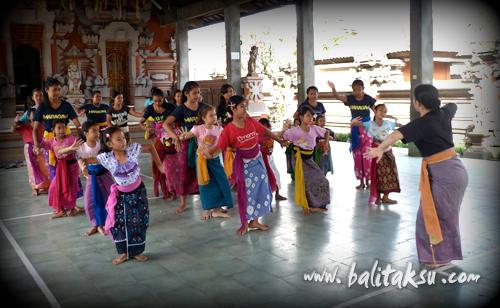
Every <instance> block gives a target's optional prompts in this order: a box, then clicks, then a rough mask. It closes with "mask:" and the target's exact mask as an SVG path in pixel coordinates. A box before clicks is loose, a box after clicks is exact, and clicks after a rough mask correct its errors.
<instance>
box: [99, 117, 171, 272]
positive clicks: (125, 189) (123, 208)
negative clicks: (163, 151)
mask: <svg viewBox="0 0 500 308" xmlns="http://www.w3.org/2000/svg"><path fill="white" fill-rule="evenodd" d="M101 147H102V148H103V150H104V152H103V153H101V154H99V155H97V160H98V161H99V163H101V165H102V166H103V167H104V168H106V169H108V170H109V172H110V173H111V175H112V176H113V178H114V180H115V182H116V184H113V185H112V186H111V191H110V194H109V197H108V200H107V202H106V211H107V214H108V216H107V217H106V223H105V225H104V232H105V234H108V235H109V234H111V235H112V237H113V241H114V243H115V246H116V251H117V252H118V257H117V258H115V259H114V260H113V262H112V263H113V264H115V265H117V264H121V263H123V262H125V261H127V260H128V259H130V258H134V259H135V260H137V261H140V262H144V261H146V260H147V259H148V258H147V257H146V256H145V255H143V252H144V249H145V248H146V230H147V228H148V225H149V207H148V198H147V193H146V187H145V186H144V183H142V180H141V177H140V168H139V155H140V153H141V150H144V151H150V152H151V156H152V159H153V161H154V162H155V163H156V166H157V167H159V168H158V169H159V170H161V172H163V168H162V164H161V161H160V159H159V157H158V153H157V152H156V150H155V148H154V146H151V145H142V146H141V145H140V144H138V143H132V144H130V145H127V141H126V137H125V134H124V133H123V132H122V131H121V130H120V128H119V127H116V126H112V127H109V128H107V129H106V130H105V131H104V132H103V134H102V137H101Z"/></svg>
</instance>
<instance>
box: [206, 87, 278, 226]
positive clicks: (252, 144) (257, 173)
mask: <svg viewBox="0 0 500 308" xmlns="http://www.w3.org/2000/svg"><path fill="white" fill-rule="evenodd" d="M228 106H229V107H230V112H231V114H232V117H233V121H231V123H229V124H228V125H226V127H224V129H223V130H222V133H221V135H220V137H219V141H218V142H217V147H213V148H211V149H210V150H208V151H205V152H206V153H205V154H206V156H207V157H215V156H216V155H217V154H219V153H220V152H221V151H222V150H224V149H226V148H227V147H228V146H231V147H234V148H235V149H236V156H235V159H234V168H233V170H234V175H235V177H236V182H237V187H238V207H239V212H240V221H241V227H240V228H239V229H238V234H239V235H243V234H245V233H246V232H248V230H249V228H256V229H259V230H267V229H268V228H269V226H267V225H265V224H262V223H260V222H259V220H258V219H259V217H263V216H265V215H266V214H268V213H270V212H271V211H272V208H271V202H272V197H273V194H272V191H271V187H270V185H269V180H268V175H267V170H266V166H265V164H264V161H263V159H262V154H261V152H260V147H259V135H264V134H265V135H267V136H269V137H271V138H273V139H274V140H276V141H278V142H280V143H282V144H285V142H284V141H283V140H282V139H279V137H278V136H276V135H275V134H274V133H272V132H271V131H270V130H269V129H267V128H265V127H264V126H263V125H262V124H260V123H259V122H258V121H257V120H255V119H253V118H251V117H250V116H249V115H248V113H247V109H246V108H247V100H246V99H245V98H244V97H243V96H240V95H235V96H232V97H231V98H230V99H229V104H228Z"/></svg>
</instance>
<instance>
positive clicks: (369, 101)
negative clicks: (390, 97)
mask: <svg viewBox="0 0 500 308" xmlns="http://www.w3.org/2000/svg"><path fill="white" fill-rule="evenodd" d="M376 101H377V100H376V99H374V98H373V97H371V96H370V95H368V94H365V96H364V97H363V99H362V100H360V101H358V100H357V99H355V98H354V95H352V94H350V95H347V103H344V105H346V106H348V107H349V109H351V116H352V117H353V118H356V117H362V118H363V117H366V116H368V117H369V116H370V109H371V107H372V106H373V105H375V102H376Z"/></svg>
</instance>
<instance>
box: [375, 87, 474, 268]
mask: <svg viewBox="0 0 500 308" xmlns="http://www.w3.org/2000/svg"><path fill="white" fill-rule="evenodd" d="M440 104H441V102H440V100H439V96H438V91H437V89H436V88H435V87H434V86H432V85H427V84H423V85H419V86H418V87H416V88H415V101H414V103H413V105H414V107H415V109H416V110H417V111H418V112H419V113H420V118H418V119H415V120H413V121H411V122H410V123H408V124H406V125H405V126H403V127H401V128H399V130H396V131H394V132H393V133H392V134H390V135H389V136H388V137H387V139H385V140H384V141H383V142H382V143H381V144H380V145H379V146H378V147H377V148H373V149H371V150H370V151H369V152H368V153H367V155H366V156H367V157H368V158H370V159H371V158H376V159H377V162H378V161H379V160H380V159H381V158H382V155H383V153H384V150H385V149H386V148H387V147H388V146H390V145H392V144H394V143H395V142H396V141H398V140H402V141H403V142H404V143H407V142H414V143H415V145H416V146H417V148H418V149H419V150H420V153H421V154H422V156H423V160H422V168H421V175H420V192H421V202H420V207H419V210H418V214H417V222H416V241H417V252H418V259H419V261H420V263H423V264H428V265H430V266H432V267H437V266H441V265H444V264H447V263H449V262H450V261H451V260H462V248H461V244H460V229H459V226H458V221H459V214H460V205H461V203H462V199H463V196H464V193H465V188H466V187H467V183H468V176H467V171H466V170H465V167H464V165H463V164H462V162H461V161H460V160H459V159H458V158H457V156H456V153H455V148H454V144H453V135H452V130H451V120H452V119H453V117H454V116H455V113H456V111H457V105H456V104H453V103H450V104H447V105H445V106H444V107H442V108H440Z"/></svg>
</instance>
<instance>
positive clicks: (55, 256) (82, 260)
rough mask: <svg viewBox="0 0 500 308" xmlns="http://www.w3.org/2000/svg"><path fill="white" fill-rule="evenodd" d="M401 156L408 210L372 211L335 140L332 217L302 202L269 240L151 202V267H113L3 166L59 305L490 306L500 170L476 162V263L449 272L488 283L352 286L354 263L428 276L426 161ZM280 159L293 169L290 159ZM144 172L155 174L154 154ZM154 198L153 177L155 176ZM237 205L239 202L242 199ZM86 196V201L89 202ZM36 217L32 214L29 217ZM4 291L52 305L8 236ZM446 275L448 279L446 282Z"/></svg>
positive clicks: (470, 255) (10, 202) (498, 252)
mask: <svg viewBox="0 0 500 308" xmlns="http://www.w3.org/2000/svg"><path fill="white" fill-rule="evenodd" d="M405 153H406V152H405V151H404V150H401V149H396V157H397V162H398V168H399V174H400V180H401V185H402V193H400V194H394V195H393V196H392V197H393V198H396V199H397V200H398V201H399V204H398V205H391V206H388V207H387V206H382V207H369V206H367V205H366V200H367V198H368V194H369V193H368V191H361V192H360V191H356V190H355V189H354V186H355V185H356V181H355V179H354V175H353V172H352V164H353V163H352V158H351V157H350V155H349V152H348V150H347V144H345V143H333V155H334V166H335V174H334V175H329V176H328V178H329V180H330V186H331V195H332V204H331V206H330V211H329V212H328V214H327V215H323V214H315V215H312V216H309V217H304V216H302V214H301V210H300V209H299V208H297V207H295V206H293V202H290V201H285V202H280V203H279V204H276V205H274V204H273V206H274V212H273V213H272V214H271V215H269V216H268V217H266V218H265V223H268V224H269V225H270V226H271V229H270V230H269V231H267V232H257V231H255V232H251V233H250V234H248V235H246V236H243V237H238V236H236V235H235V230H236V229H237V227H238V223H239V219H238V213H237V211H236V210H232V218H231V219H229V220H225V221H224V220H211V221H207V222H203V221H201V220H200V219H199V216H200V213H201V211H200V204H199V198H198V197H197V196H194V197H190V198H189V210H188V211H187V212H186V213H184V214H183V215H181V216H179V215H176V214H175V206H176V203H175V202H165V201H163V200H161V199H155V198H152V199H150V213H151V224H150V228H149V229H148V235H147V236H148V238H147V247H146V253H147V254H148V255H149V257H150V258H151V260H150V261H148V262H146V263H137V262H134V261H130V262H126V263H124V264H123V265H120V266H113V265H112V264H111V262H110V261H111V260H112V258H113V257H114V256H115V253H116V252H115V249H114V246H113V244H112V242H111V240H110V239H109V238H104V237H101V236H92V237H85V236H83V232H84V231H85V229H86V228H87V227H88V226H87V222H86V219H85V217H84V216H78V217H74V218H64V219H59V220H50V219H49V216H48V215H47V213H49V212H50V210H49V208H48V206H47V200H46V196H41V197H37V198H33V197H31V194H30V191H29V187H28V185H27V183H26V169H25V168H20V169H9V170H0V178H1V182H2V185H1V195H0V218H1V219H2V221H3V224H4V225H5V227H6V228H7V230H8V232H10V234H11V235H12V236H13V238H14V239H15V241H16V242H17V243H18V244H19V246H20V248H21V249H22V251H23V252H24V253H25V254H26V256H27V258H28V259H29V261H30V262H31V263H32V264H33V266H34V268H35V270H36V271H37V272H38V273H39V275H40V276H41V278H42V279H43V281H44V282H45V283H46V284H47V286H48V288H49V289H50V291H51V292H52V293H53V294H54V296H55V297H56V299H57V301H58V302H59V304H60V305H61V306H63V307H78V306H88V307H89V306H104V305H106V306H117V305H120V306H124V307H126V306H130V307H134V306H140V305H141V306H166V307H170V306H171V307H179V306H181V307H182V306H185V307H190V306H195V305H196V306H210V307H240V306H255V305H259V306H262V307H281V306H287V307H303V306H306V305H307V306H310V307H332V306H336V305H341V306H354V307H358V306H359V307H372V306H388V307H427V306H437V305H445V304H446V305H447V306H450V307H451V306H462V307H469V306H481V305H484V304H486V303H487V302H488V301H490V300H491V299H492V298H493V296H495V295H496V293H497V290H498V287H499V283H500V278H499V277H500V267H499V264H498V261H497V260H498V259H499V256H500V244H499V237H498V235H499V231H500V224H499V222H500V210H499V208H498V201H497V200H498V197H499V192H500V190H498V186H499V184H498V183H500V181H499V180H500V179H499V176H498V167H499V166H500V164H499V163H498V162H491V161H481V160H467V159H464V160H463V161H464V163H465V165H466V167H467V169H468V171H469V177H470V184H469V187H468V190H467V192H466V195H465V198H464V202H463V204H462V212H461V216H460V224H461V225H460V228H461V234H462V245H463V253H464V260H463V261H460V262H458V261H457V262H454V263H455V264H456V267H454V268H451V269H448V270H446V271H445V272H448V273H451V272H457V273H460V272H462V271H464V272H467V273H476V274H480V275H481V278H480V280H479V282H478V283H468V284H453V285H450V284H448V285H442V284H440V283H438V284H437V285H435V286H426V287H423V286H420V287H419V288H418V289H415V288H413V287H407V288H405V289H401V290H400V289H397V288H369V289H365V288H364V287H360V286H353V287H350V288H348V287H347V276H348V272H349V269H350V266H351V265H352V264H353V262H356V264H357V265H356V272H357V273H360V272H361V271H363V270H369V269H371V266H372V264H373V262H374V259H378V260H379V261H380V263H381V264H382V265H384V266H385V264H387V263H391V264H392V266H393V267H396V268H398V269H401V270H403V269H404V268H405V267H406V264H407V262H412V264H413V267H414V268H416V269H417V270H418V269H419V265H418V261H417V257H416V249H415V242H414V232H415V229H414V228H415V217H416V211H417V205H418V177H419V170H420V169H419V168H420V159H418V158H411V157H407V156H406V154H405ZM275 160H276V162H277V164H278V166H279V168H280V170H285V162H284V155H283V153H282V151H281V150H279V149H276V153H275ZM142 166H143V168H142V171H143V174H145V175H147V176H148V175H150V173H151V172H150V168H149V158H148V157H147V156H144V157H143V158H142ZM281 180H282V183H283V189H282V190H283V194H285V195H288V198H289V200H293V185H292V184H291V182H290V179H289V176H288V175H287V174H286V173H285V172H283V173H282V174H281ZM144 181H145V183H146V185H147V188H148V193H149V195H150V196H151V195H152V192H153V189H152V180H151V179H150V178H149V177H144ZM234 198H235V200H236V195H234ZM81 202H82V200H79V203H80V204H81ZM25 216H28V217H25ZM0 247H1V254H0V258H1V259H0V260H1V262H0V271H1V278H2V280H1V288H2V290H4V291H8V292H11V295H10V297H11V298H15V299H17V300H18V301H20V302H22V303H24V304H26V305H29V306H41V307H45V306H49V303H48V301H47V299H46V298H45V296H44V295H43V293H42V292H41V291H40V289H39V288H38V286H37V284H36V283H35V281H34V280H33V278H32V276H31V275H30V273H29V272H28V270H27V269H26V267H25V266H24V265H23V263H22V262H21V260H20V258H19V256H18V254H17V253H16V252H15V251H14V249H13V247H12V245H11V244H10V243H9V242H8V240H7V238H6V235H5V233H4V232H1V233H0ZM336 267H338V268H339V270H338V274H337V277H339V278H341V279H342V283H341V284H335V285H331V284H324V283H312V282H305V281H304V279H303V274H304V273H307V272H310V271H312V270H313V269H315V270H317V271H319V272H323V270H324V269H326V270H329V271H331V272H333V270H334V269H335V268H336ZM443 277H445V276H443V274H441V273H438V276H437V279H438V280H441V278H443Z"/></svg>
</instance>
